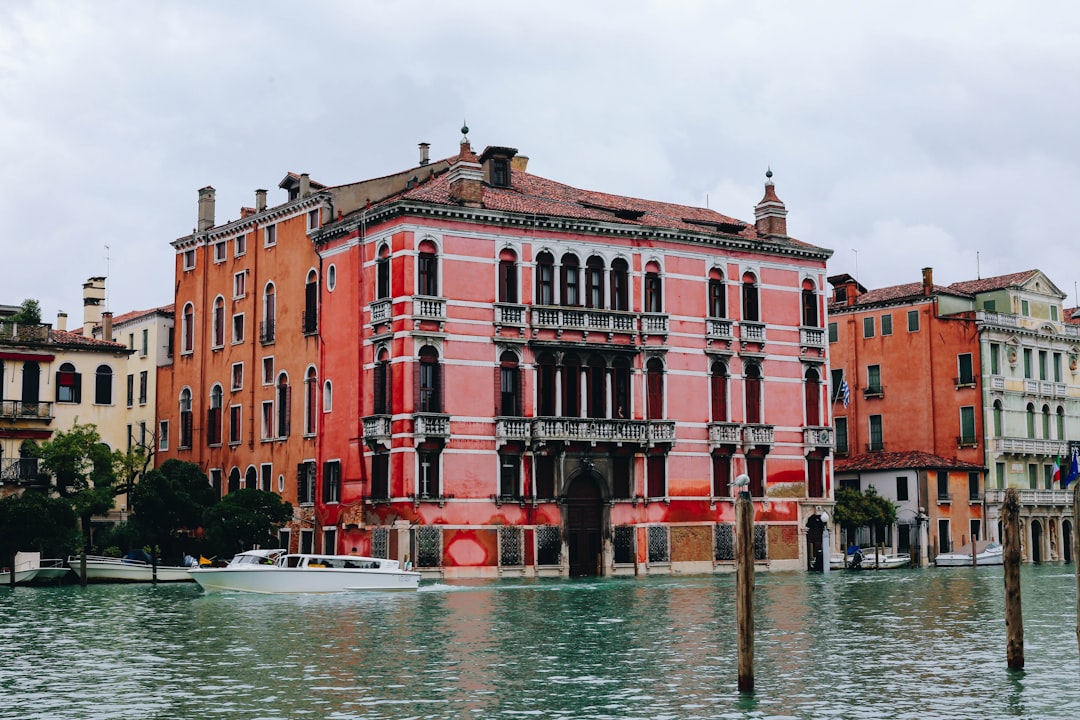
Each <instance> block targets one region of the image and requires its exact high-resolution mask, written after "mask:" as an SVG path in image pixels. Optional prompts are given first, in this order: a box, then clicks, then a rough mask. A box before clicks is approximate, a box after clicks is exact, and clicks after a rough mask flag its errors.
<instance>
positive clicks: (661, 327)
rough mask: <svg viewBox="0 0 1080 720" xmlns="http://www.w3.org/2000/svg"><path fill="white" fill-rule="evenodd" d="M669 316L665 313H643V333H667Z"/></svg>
mask: <svg viewBox="0 0 1080 720" xmlns="http://www.w3.org/2000/svg"><path fill="white" fill-rule="evenodd" d="M667 331H668V316H667V315H665V314H663V313H642V314H641V334H642V335H667Z"/></svg>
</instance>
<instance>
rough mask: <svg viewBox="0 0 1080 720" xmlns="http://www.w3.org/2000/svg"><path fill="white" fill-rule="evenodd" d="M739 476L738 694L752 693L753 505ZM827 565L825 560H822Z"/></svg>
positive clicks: (736, 580) (737, 545) (737, 581)
mask: <svg viewBox="0 0 1080 720" xmlns="http://www.w3.org/2000/svg"><path fill="white" fill-rule="evenodd" d="M749 480H750V478H749V477H747V476H746V475H740V476H739V477H738V478H737V479H736V480H735V484H736V485H737V486H739V487H740V491H739V497H738V499H736V500H735V616H736V623H735V624H736V632H737V633H738V637H739V643H738V644H739V692H752V691H753V690H754V503H753V502H751V501H750V493H749V492H747V491H746V490H743V489H741V488H745V487H746V485H747V483H748V482H749ZM826 562H828V560H826Z"/></svg>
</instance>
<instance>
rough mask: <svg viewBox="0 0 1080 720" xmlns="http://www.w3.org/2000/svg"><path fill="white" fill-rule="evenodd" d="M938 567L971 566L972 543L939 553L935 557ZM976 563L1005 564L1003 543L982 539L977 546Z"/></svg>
mask: <svg viewBox="0 0 1080 720" xmlns="http://www.w3.org/2000/svg"><path fill="white" fill-rule="evenodd" d="M934 564H935V565H937V566H938V567H971V543H968V544H967V545H964V546H963V547H960V548H958V549H956V550H954V551H953V552H947V553H938V556H937V557H936V558H935V559H934ZM975 564H976V565H1004V564H1005V553H1004V548H1003V547H1002V546H1001V543H996V542H987V541H986V540H980V541H979V542H978V543H976V548H975Z"/></svg>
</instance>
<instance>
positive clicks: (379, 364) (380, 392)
mask: <svg viewBox="0 0 1080 720" xmlns="http://www.w3.org/2000/svg"><path fill="white" fill-rule="evenodd" d="M390 379H391V378H390V353H388V352H386V350H380V351H379V358H378V360H376V361H375V372H374V373H373V374H372V381H373V387H372V391H373V395H372V408H371V409H372V410H373V411H374V414H375V415H389V414H391V413H392V412H393V411H392V410H391V408H390V398H391V394H390Z"/></svg>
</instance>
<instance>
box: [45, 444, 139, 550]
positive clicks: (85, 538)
mask: <svg viewBox="0 0 1080 720" xmlns="http://www.w3.org/2000/svg"><path fill="white" fill-rule="evenodd" d="M40 452H41V465H42V469H43V470H44V472H45V473H46V474H47V475H48V476H50V477H51V482H52V487H53V489H54V490H55V491H56V493H57V494H58V495H59V496H60V497H61V498H62V499H63V500H65V501H66V502H67V503H68V504H69V505H70V506H71V508H72V510H74V511H75V514H76V516H78V518H79V520H80V521H81V523H82V547H83V550H84V552H85V549H86V546H87V544H88V543H89V542H90V529H91V525H90V519H91V518H92V517H93V516H94V515H100V514H103V513H107V512H108V511H109V510H111V509H112V506H113V498H114V496H115V493H114V490H113V485H114V483H115V482H116V466H117V463H118V462H119V456H120V454H121V453H114V452H113V451H112V450H110V449H109V446H108V445H105V444H104V443H102V442H101V435H99V434H98V431H97V427H95V426H94V425H92V424H89V423H88V424H82V425H80V424H78V423H76V424H75V425H73V426H72V428H71V429H70V430H68V431H66V432H65V431H61V432H58V433H56V434H55V435H54V436H53V438H52V439H51V440H49V441H48V442H45V443H43V444H42V445H41V448H40Z"/></svg>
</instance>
